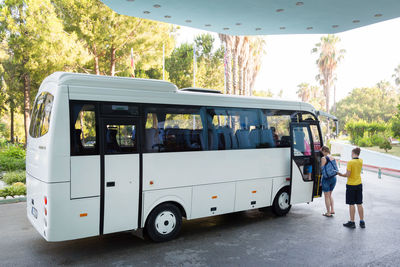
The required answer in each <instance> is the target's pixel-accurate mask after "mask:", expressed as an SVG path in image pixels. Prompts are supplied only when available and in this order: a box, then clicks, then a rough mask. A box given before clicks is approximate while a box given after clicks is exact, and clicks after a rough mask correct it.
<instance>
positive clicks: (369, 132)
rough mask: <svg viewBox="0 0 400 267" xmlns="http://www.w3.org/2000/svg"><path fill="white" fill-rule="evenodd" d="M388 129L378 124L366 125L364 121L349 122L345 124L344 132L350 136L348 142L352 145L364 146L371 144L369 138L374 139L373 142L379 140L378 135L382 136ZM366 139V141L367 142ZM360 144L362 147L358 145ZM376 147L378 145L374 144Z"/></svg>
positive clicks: (385, 125) (382, 124)
mask: <svg viewBox="0 0 400 267" xmlns="http://www.w3.org/2000/svg"><path fill="white" fill-rule="evenodd" d="M387 129H388V126H387V124H385V123H379V122H371V123H368V122H366V121H364V120H359V121H350V122H348V123H347V124H346V126H345V130H346V131H347V132H348V134H349V135H350V140H351V142H352V143H353V144H357V145H359V146H365V144H367V145H368V146H370V145H369V144H371V145H372V144H373V141H372V140H369V139H370V138H372V137H373V136H375V135H376V136H375V137H374V140H377V139H379V138H380V137H379V135H378V133H381V134H383V133H384V132H385V131H386V130H387ZM367 139H368V141H367ZM360 142H361V143H362V144H363V145H361V144H359V143H360ZM376 145H378V144H376Z"/></svg>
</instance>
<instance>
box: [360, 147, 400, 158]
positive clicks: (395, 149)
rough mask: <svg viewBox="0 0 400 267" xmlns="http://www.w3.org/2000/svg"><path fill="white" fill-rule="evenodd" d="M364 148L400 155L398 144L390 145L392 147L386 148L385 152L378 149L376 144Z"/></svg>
mask: <svg viewBox="0 0 400 267" xmlns="http://www.w3.org/2000/svg"><path fill="white" fill-rule="evenodd" d="M365 149H369V150H373V151H376V152H381V153H385V154H388V155H392V156H396V157H400V145H392V149H391V150H388V152H387V153H386V152H385V150H384V149H380V148H379V147H378V146H373V147H365Z"/></svg>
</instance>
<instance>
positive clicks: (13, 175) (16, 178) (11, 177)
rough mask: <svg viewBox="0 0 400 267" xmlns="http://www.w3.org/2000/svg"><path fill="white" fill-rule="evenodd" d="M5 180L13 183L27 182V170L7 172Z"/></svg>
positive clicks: (9, 183)
mask: <svg viewBox="0 0 400 267" xmlns="http://www.w3.org/2000/svg"><path fill="white" fill-rule="evenodd" d="M3 181H4V182H5V183H6V184H8V185H12V184H14V183H17V182H20V183H24V184H25V183H26V174H25V171H11V172H7V173H6V174H4V176H3Z"/></svg>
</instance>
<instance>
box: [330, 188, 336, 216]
mask: <svg viewBox="0 0 400 267" xmlns="http://www.w3.org/2000/svg"><path fill="white" fill-rule="evenodd" d="M329 201H330V203H331V214H333V213H335V209H334V207H333V204H334V203H333V198H332V191H330V192H329Z"/></svg>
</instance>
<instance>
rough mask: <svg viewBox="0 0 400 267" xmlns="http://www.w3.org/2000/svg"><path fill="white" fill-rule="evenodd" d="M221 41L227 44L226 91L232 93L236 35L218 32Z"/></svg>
mask: <svg viewBox="0 0 400 267" xmlns="http://www.w3.org/2000/svg"><path fill="white" fill-rule="evenodd" d="M218 36H219V38H220V39H221V42H222V43H224V44H225V62H224V63H225V64H224V65H225V93H226V94H228V95H230V94H231V93H232V52H233V41H234V38H235V37H234V36H232V35H227V34H221V33H220V34H218Z"/></svg>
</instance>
